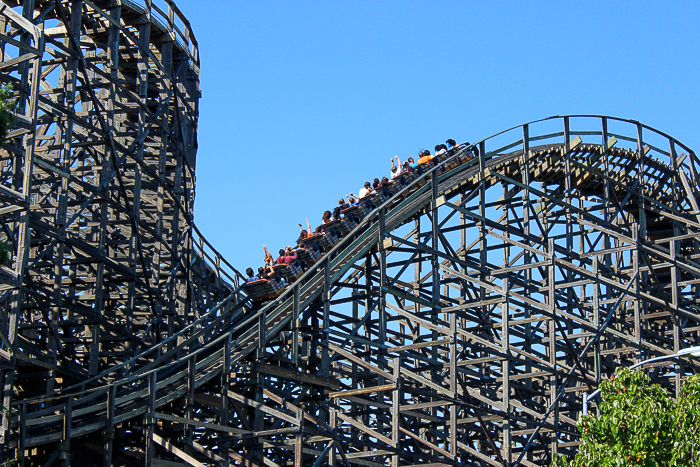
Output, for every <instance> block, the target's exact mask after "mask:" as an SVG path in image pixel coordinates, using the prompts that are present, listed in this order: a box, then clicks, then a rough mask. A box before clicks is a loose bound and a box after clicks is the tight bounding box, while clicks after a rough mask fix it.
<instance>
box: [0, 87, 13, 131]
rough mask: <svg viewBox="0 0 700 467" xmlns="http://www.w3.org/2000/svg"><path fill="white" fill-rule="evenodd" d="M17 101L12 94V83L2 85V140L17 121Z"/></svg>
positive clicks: (0, 99) (0, 102)
mask: <svg viewBox="0 0 700 467" xmlns="http://www.w3.org/2000/svg"><path fill="white" fill-rule="evenodd" d="M16 106H17V101H15V100H14V99H13V96H12V85H11V84H8V85H7V86H1V87H0V142H4V141H5V138H7V131H8V130H9V129H10V126H11V125H12V123H13V122H14V121H15V114H14V112H15V108H16Z"/></svg>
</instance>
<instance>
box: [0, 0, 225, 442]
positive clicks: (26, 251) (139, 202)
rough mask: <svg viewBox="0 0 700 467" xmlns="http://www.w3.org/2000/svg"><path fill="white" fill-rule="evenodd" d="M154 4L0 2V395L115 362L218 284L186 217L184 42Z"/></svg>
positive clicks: (191, 165) (205, 300)
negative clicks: (7, 117)
mask: <svg viewBox="0 0 700 467" xmlns="http://www.w3.org/2000/svg"><path fill="white" fill-rule="evenodd" d="M158 5H160V7H159V6H158ZM158 5H156V4H153V3H152V2H151V1H150V0H147V1H145V2H144V1H141V2H129V1H104V0H92V1H91V0H72V1H58V2H56V1H43V0H18V1H13V0H7V1H3V2H1V3H0V59H1V65H0V67H1V70H0V83H2V84H3V85H4V86H8V85H9V86H12V89H13V91H14V95H15V100H16V102H17V115H16V119H15V122H14V125H13V128H12V129H11V131H10V133H9V135H8V138H7V139H6V141H5V142H4V144H3V146H2V148H1V149H0V230H1V233H0V235H1V236H2V237H3V240H4V241H5V243H6V245H7V246H8V250H9V256H10V260H9V262H8V263H7V264H5V265H2V266H0V278H1V281H2V284H1V285H0V294H1V295H0V306H2V317H1V319H0V328H1V332H0V335H1V336H2V344H1V345H0V364H1V365H2V378H3V379H2V384H3V386H2V387H3V405H4V406H5V407H10V406H11V404H12V401H13V400H15V399H18V398H19V399H21V398H25V397H31V396H36V395H41V394H51V393H52V392H54V391H56V390H60V389H61V388H63V387H67V386H70V385H72V384H76V383H80V382H83V381H86V380H88V379H89V378H92V377H94V376H95V375H97V374H99V373H101V372H103V371H105V370H107V369H110V368H113V367H114V366H115V365H118V364H121V363H124V362H126V361H129V360H130V359H132V357H134V356H135V355H138V354H139V353H141V352H143V350H144V349H147V348H149V347H151V346H152V345H154V344H155V343H158V342H160V341H162V340H163V339H164V338H166V337H168V336H170V335H172V334H174V333H175V332H177V331H178V330H180V329H182V328H183V327H185V326H186V325H187V324H189V323H191V322H192V321H193V320H194V319H196V317H197V316H199V315H200V314H201V313H202V312H204V311H205V310H206V309H208V308H210V307H211V303H212V302H214V303H215V302H216V301H218V300H220V299H222V298H223V297H225V295H227V294H228V292H229V291H230V289H231V286H229V285H227V284H226V283H225V282H223V281H222V280H221V277H220V276H221V274H224V272H223V271H220V270H219V269H218V268H217V267H216V266H218V265H220V261H219V260H220V258H218V256H217V255H216V253H215V252H213V251H212V249H211V248H208V247H207V245H206V242H205V240H204V239H203V238H201V236H199V235H198V232H197V231H196V228H194V227H193V224H192V219H193V205H194V195H195V176H194V171H195V161H196V149H197V120H198V111H199V110H198V102H199V54H198V48H197V42H196V40H195V38H194V35H193V34H192V31H191V28H190V25H189V22H188V21H187V20H186V19H185V18H184V16H183V15H182V14H181V13H180V11H179V10H178V9H177V7H176V6H175V5H174V3H173V2H170V1H165V2H159V3H158ZM205 250H207V251H205ZM207 254H208V255H209V259H210V261H209V264H210V265H211V267H210V266H207V261H205V260H204V258H205V257H206V255H207ZM234 275H235V274H234ZM229 282H230V283H232V284H233V283H235V281H234V280H231V281H229ZM135 367H138V363H134V364H132V365H131V366H130V368H135ZM127 372H128V370H124V373H125V374H126V373H127ZM8 422H9V418H8V417H5V418H4V422H3V430H2V435H3V437H2V439H3V440H5V438H4V435H5V434H6V432H7V429H8V428H9V426H8ZM66 449H67V447H66Z"/></svg>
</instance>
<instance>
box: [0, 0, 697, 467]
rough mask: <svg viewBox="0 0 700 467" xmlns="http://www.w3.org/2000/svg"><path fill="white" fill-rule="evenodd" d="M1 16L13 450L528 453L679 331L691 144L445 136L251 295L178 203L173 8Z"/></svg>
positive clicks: (82, 461)
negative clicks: (446, 140) (435, 159)
mask: <svg viewBox="0 0 700 467" xmlns="http://www.w3.org/2000/svg"><path fill="white" fill-rule="evenodd" d="M0 29H1V30H0V59H1V68H0V82H1V83H3V84H12V86H13V89H14V92H15V96H16V99H17V101H18V107H17V109H18V115H17V121H16V127H15V128H13V129H12V130H11V132H10V134H9V137H8V139H7V141H5V143H4V145H3V146H2V148H0V229H1V230H2V234H1V235H0V236H4V237H3V238H5V241H6V243H7V245H8V246H9V250H10V252H11V261H10V263H9V264H6V265H0V278H1V280H0V306H2V307H3V313H2V316H1V317H0V331H2V332H1V333H0V363H1V365H0V371H1V372H2V373H1V377H2V386H1V387H2V391H3V393H2V397H3V405H5V406H6V407H9V408H10V410H9V412H7V413H6V414H5V415H4V416H3V422H2V430H1V431H0V436H1V437H2V440H1V441H2V442H1V443H0V446H2V448H3V451H2V455H3V456H5V458H10V457H14V458H17V459H18V461H19V462H20V464H21V465H24V466H43V465H59V464H60V465H99V464H101V465H104V466H109V465H119V466H143V465H146V466H154V467H155V466H188V465H195V466H220V465H244V466H255V467H263V466H301V465H312V466H317V467H321V466H326V465H328V466H350V465H352V466H355V465H360V466H392V467H399V466H407V465H435V466H438V465H457V464H465V465H481V466H505V465H509V466H517V465H523V466H531V465H543V464H547V463H548V462H549V461H550V460H551V458H552V456H553V455H554V454H555V453H557V452H560V453H561V452H563V453H570V452H573V450H575V449H576V446H577V443H578V442H579V436H578V433H577V431H576V428H575V423H576V419H577V416H578V413H579V411H580V410H581V406H582V403H581V401H582V395H583V394H584V393H590V392H591V390H593V389H595V388H596V387H597V386H598V384H599V383H600V382H601V381H602V380H603V379H604V378H607V377H609V376H610V375H611V374H612V373H613V372H614V370H615V368H616V367H618V366H621V365H629V364H632V363H634V362H637V361H640V360H644V359H647V358H649V357H654V356H659V355H663V354H673V353H675V352H677V351H678V350H680V349H682V348H685V347H688V346H692V345H698V332H699V331H700V313H699V312H698V305H700V288H699V287H700V264H699V263H698V258H699V257H700V210H699V207H698V197H699V195H700V193H698V188H697V187H698V186H699V185H698V173H699V169H700V160H698V158H697V156H696V155H695V153H694V152H693V151H691V150H690V149H689V148H687V147H685V146H683V145H682V144H681V143H679V142H678V141H676V140H674V139H673V138H671V137H670V136H668V135H666V134H664V133H661V132H659V131H657V130H654V129H653V128H650V127H648V126H645V125H643V124H641V123H639V122H635V121H628V120H621V119H615V118H612V117H594V116H566V117H552V118H549V119H545V120H541V121H536V122H531V123H528V124H525V125H522V126H519V127H515V128H513V129H511V130H508V131H506V132H503V133H501V134H498V135H496V136H494V137H492V138H489V139H486V140H483V141H481V142H479V143H478V144H476V145H473V146H472V147H470V148H460V149H458V150H457V151H455V152H454V153H453V154H451V155H450V157H448V158H445V159H441V160H439V163H438V164H437V165H436V166H434V167H433V166H424V167H422V168H421V172H420V173H415V174H414V173H412V174H410V175H403V176H402V177H401V179H400V180H401V181H400V183H398V182H397V184H396V185H394V186H392V187H391V189H389V190H387V193H386V194H383V195H376V196H373V197H371V198H370V199H368V200H366V203H363V204H362V205H361V206H360V207H358V208H354V209H352V210H350V211H348V220H347V221H344V222H342V223H339V224H334V225H332V226H330V227H329V231H328V232H325V233H323V234H322V235H319V236H316V238H312V239H310V240H309V241H308V242H307V243H308V246H309V250H310V251H311V250H312V251H311V252H306V256H304V258H302V259H304V260H308V261H307V264H310V263H313V267H311V268H310V269H308V270H307V271H306V272H303V271H301V270H300V269H295V267H285V268H280V269H281V271H280V274H283V275H284V276H285V277H286V278H287V280H288V284H287V286H286V288H282V287H281V286H276V287H275V288H274V290H272V291H268V292H270V293H268V294H267V295H265V296H264V297H263V298H260V297H259V296H258V297H253V296H252V294H248V293H247V292H246V288H245V287H239V279H240V275H239V274H238V272H237V271H236V270H235V268H233V267H232V266H231V265H230V263H228V262H227V261H226V260H225V259H224V258H222V257H221V256H220V255H219V254H218V253H217V252H216V250H215V249H214V248H213V247H212V246H211V245H210V244H208V243H207V242H206V240H205V239H204V238H203V237H202V236H201V234H199V232H198V231H197V229H196V227H195V226H194V225H193V224H192V208H193V200H194V192H195V187H194V170H195V160H196V157H195V156H196V134H197V133H196V130H197V118H198V98H199V90H198V79H199V57H198V49H197V42H196V39H195V36H194V34H193V32H192V29H191V27H190V24H189V22H188V21H187V19H186V18H185V17H184V16H183V15H182V14H181V13H180V12H179V10H178V9H177V6H176V5H175V4H174V3H173V2H172V1H171V0H163V1H152V0H136V1H128V2H127V1H109V0H79V1H70V2H69V1H65V0H63V1H55V2H54V1H49V0H22V1H19V0H3V1H2V3H0ZM476 151H478V157H474V155H475V154H476ZM458 161H459V163H458ZM350 217H352V219H350ZM268 285H269V284H268ZM270 287H271V286H270ZM250 290H252V287H248V291H250ZM695 370H697V364H696V362H694V361H693V360H690V359H676V360H675V361H671V362H669V363H666V364H665V365H660V366H656V367H655V368H654V370H653V372H652V376H653V378H654V379H655V380H656V381H658V382H660V383H661V384H664V385H665V386H667V387H668V389H669V390H671V391H676V390H678V388H679V387H680V384H681V382H682V379H683V378H684V377H685V376H686V375H688V374H690V373H692V372H693V371H695Z"/></svg>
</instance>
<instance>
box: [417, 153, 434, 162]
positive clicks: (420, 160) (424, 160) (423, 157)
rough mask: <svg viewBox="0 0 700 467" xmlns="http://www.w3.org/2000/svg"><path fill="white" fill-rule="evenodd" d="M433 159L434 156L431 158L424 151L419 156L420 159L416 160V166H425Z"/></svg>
mask: <svg viewBox="0 0 700 467" xmlns="http://www.w3.org/2000/svg"><path fill="white" fill-rule="evenodd" d="M434 158H435V156H432V155H431V154H430V151H424V152H423V155H422V156H421V158H420V159H418V165H420V164H425V163H427V162H430V161H432V160H433V159H434Z"/></svg>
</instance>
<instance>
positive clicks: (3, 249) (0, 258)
mask: <svg viewBox="0 0 700 467" xmlns="http://www.w3.org/2000/svg"><path fill="white" fill-rule="evenodd" d="M9 264H10V252H9V250H8V248H7V243H6V242H4V241H2V240H0V265H3V266H8V265H9Z"/></svg>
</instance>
